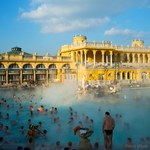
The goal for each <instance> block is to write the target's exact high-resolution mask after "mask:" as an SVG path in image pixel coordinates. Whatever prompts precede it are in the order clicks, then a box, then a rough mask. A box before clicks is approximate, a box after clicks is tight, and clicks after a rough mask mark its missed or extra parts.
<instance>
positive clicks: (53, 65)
mask: <svg viewBox="0 0 150 150" xmlns="http://www.w3.org/2000/svg"><path fill="white" fill-rule="evenodd" d="M49 69H57V67H56V65H55V64H51V65H49Z"/></svg>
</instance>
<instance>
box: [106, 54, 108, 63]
mask: <svg viewBox="0 0 150 150" xmlns="http://www.w3.org/2000/svg"><path fill="white" fill-rule="evenodd" d="M106 64H107V65H108V55H107V54H106Z"/></svg>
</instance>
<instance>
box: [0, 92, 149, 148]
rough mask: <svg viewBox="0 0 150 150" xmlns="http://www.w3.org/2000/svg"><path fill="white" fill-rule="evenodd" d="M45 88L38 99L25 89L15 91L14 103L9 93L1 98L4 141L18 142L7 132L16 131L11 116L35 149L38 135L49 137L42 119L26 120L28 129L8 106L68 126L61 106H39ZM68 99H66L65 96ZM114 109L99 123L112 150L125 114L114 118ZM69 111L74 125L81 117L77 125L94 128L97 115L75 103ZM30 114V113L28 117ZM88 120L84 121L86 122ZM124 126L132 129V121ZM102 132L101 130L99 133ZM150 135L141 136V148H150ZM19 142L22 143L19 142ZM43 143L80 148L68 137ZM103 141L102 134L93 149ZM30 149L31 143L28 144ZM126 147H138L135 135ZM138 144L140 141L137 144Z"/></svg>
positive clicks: (0, 125) (1, 140) (0, 139)
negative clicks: (91, 115) (64, 140)
mask: <svg viewBox="0 0 150 150" xmlns="http://www.w3.org/2000/svg"><path fill="white" fill-rule="evenodd" d="M42 96H43V95H42V91H41V97H38V99H39V100H38V101H36V99H37V98H36V95H35V94H33V93H31V92H28V91H27V92H23V93H22V94H21V96H18V94H15V93H13V94H12V97H11V98H12V99H14V102H13V103H12V102H11V103H12V104H10V101H9V102H7V99H8V97H7V96H6V97H5V98H2V99H1V101H0V132H3V133H4V134H3V135H4V136H3V137H0V144H15V142H14V141H9V140H8V139H7V138H6V137H7V136H6V137H5V135H10V134H13V131H11V130H12V128H11V130H10V128H9V126H8V125H6V124H5V120H10V126H15V125H17V124H19V125H20V127H19V128H18V131H19V132H21V133H23V134H24V136H25V137H27V138H28V142H27V143H26V145H27V146H28V147H29V148H30V149H32V147H33V146H34V144H36V143H35V141H34V140H35V139H34V138H38V137H39V136H41V135H42V136H43V137H45V139H46V137H47V130H48V127H47V128H43V124H42V122H41V121H40V120H39V122H38V124H36V125H35V124H34V122H32V120H31V119H28V122H27V123H26V124H28V126H29V128H28V130H27V129H25V126H26V125H25V124H22V123H21V121H18V120H17V119H16V120H12V119H10V114H9V113H8V112H7V110H10V109H11V112H12V111H13V108H18V110H17V111H16V113H15V116H16V117H17V116H18V117H19V116H20V114H21V113H24V112H25V111H27V112H29V114H28V115H29V116H30V117H33V116H35V115H36V116H37V115H38V114H43V115H49V117H50V118H51V120H52V123H54V124H56V125H57V130H58V131H63V130H64V128H63V127H62V125H61V119H60V117H59V115H58V114H59V113H61V112H59V110H58V108H57V107H51V108H49V110H48V109H45V107H44V105H40V107H38V105H39V104H38V102H41V101H42V100H43V97H42ZM24 101H26V102H27V101H28V110H26V108H25V109H24ZM64 101H66V100H64ZM1 108H5V110H6V111H5V112H7V113H6V114H4V113H3V111H1ZM97 112H98V113H104V112H102V109H101V107H100V106H99V107H98V109H97ZM110 112H111V111H110V110H108V111H107V112H106V113H105V117H104V120H103V124H102V125H100V126H99V127H100V128H102V134H103V135H104V148H105V150H106V149H107V148H109V150H111V149H112V147H113V143H112V137H113V130H114V128H115V121H118V120H120V121H121V120H122V115H118V114H116V115H115V116H114V119H113V118H112V117H111V115H110ZM68 114H69V118H68V121H67V124H68V125H69V126H72V125H73V124H74V123H75V120H77V119H76V118H78V119H79V118H80V119H79V121H78V124H76V126H80V128H84V125H86V127H88V128H89V129H91V130H93V129H94V127H93V126H94V119H93V118H89V116H87V115H85V114H84V113H82V115H79V114H78V112H77V111H74V110H73V108H72V107H69V109H68ZM27 117H28V116H26V118H27ZM81 118H82V119H81ZM83 124H84V125H83ZM123 128H124V129H126V130H130V125H129V123H128V122H124V123H123ZM99 134H100V133H99ZM149 142H150V141H149V137H146V139H145V140H144V138H141V139H140V142H139V145H138V146H139V147H140V148H149V147H150V143H149ZM17 144H19V143H17ZM40 144H41V145H40V147H50V148H53V149H66V150H67V149H76V148H77V144H76V142H73V141H68V144H67V145H64V143H61V141H59V140H58V141H56V143H55V145H51V144H50V143H49V144H45V143H40ZM102 145H103V144H102V143H100V139H99V138H98V137H96V138H95V142H94V143H93V144H92V146H91V147H92V149H102V148H103V146H102ZM21 148H22V149H23V147H22V146H20V149H21ZM25 148H26V149H27V147H25ZM124 148H126V149H131V148H135V145H134V144H132V139H131V137H128V138H127V143H126V144H125V145H124ZM136 148H137V145H136Z"/></svg>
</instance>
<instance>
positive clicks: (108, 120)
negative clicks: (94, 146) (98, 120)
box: [102, 112, 115, 150]
mask: <svg viewBox="0 0 150 150" xmlns="http://www.w3.org/2000/svg"><path fill="white" fill-rule="evenodd" d="M114 128H115V121H114V119H113V118H112V117H111V116H110V113H109V112H106V113H105V118H104V120H103V125H102V132H103V133H104V146H105V150H107V137H108V136H109V150H111V148H112V134H113V130H114Z"/></svg>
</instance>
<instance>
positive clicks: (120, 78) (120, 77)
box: [120, 72, 122, 80]
mask: <svg viewBox="0 0 150 150" xmlns="http://www.w3.org/2000/svg"><path fill="white" fill-rule="evenodd" d="M120 80H122V72H120Z"/></svg>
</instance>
